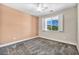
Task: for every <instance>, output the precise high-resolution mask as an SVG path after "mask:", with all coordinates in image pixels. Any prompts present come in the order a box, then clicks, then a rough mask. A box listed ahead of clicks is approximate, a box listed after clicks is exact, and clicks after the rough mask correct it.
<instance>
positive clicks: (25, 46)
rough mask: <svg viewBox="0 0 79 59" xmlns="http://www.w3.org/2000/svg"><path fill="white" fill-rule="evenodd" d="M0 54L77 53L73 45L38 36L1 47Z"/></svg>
mask: <svg viewBox="0 0 79 59" xmlns="http://www.w3.org/2000/svg"><path fill="white" fill-rule="evenodd" d="M0 55H78V51H77V49H76V46H74V45H70V44H65V43H61V42H56V41H52V40H48V39H44V38H40V37H38V38H34V39H31V40H28V41H24V42H20V43H17V44H13V45H10V46H6V47H2V48H0Z"/></svg>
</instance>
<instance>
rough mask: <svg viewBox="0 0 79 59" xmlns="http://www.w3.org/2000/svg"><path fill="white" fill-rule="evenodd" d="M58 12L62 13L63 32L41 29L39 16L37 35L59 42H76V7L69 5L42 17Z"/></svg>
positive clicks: (57, 13) (74, 43)
mask: <svg viewBox="0 0 79 59" xmlns="http://www.w3.org/2000/svg"><path fill="white" fill-rule="evenodd" d="M59 14H63V15H64V32H53V31H50V32H48V31H43V30H42V24H41V23H42V19H41V17H40V19H39V36H40V37H44V38H48V39H51V40H55V41H59V42H64V43H69V44H73V45H76V44H77V7H71V8H68V9H65V10H62V11H58V12H55V13H53V14H52V15H46V16H43V17H49V16H55V15H59ZM43 25H44V24H43Z"/></svg>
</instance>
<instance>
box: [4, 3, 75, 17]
mask: <svg viewBox="0 0 79 59" xmlns="http://www.w3.org/2000/svg"><path fill="white" fill-rule="evenodd" d="M45 4H46V6H47V7H48V8H47V9H46V10H43V12H39V11H37V9H36V7H37V6H36V3H5V4H4V5H6V6H9V7H11V8H15V9H17V10H20V11H22V12H25V13H27V12H28V13H30V14H32V15H34V16H43V15H47V14H51V13H54V12H56V11H60V10H63V9H67V8H70V7H73V6H76V4H75V3H45Z"/></svg>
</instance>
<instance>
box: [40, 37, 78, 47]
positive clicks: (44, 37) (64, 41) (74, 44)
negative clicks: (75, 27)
mask: <svg viewBox="0 0 79 59" xmlns="http://www.w3.org/2000/svg"><path fill="white" fill-rule="evenodd" d="M39 37H42V38H46V39H49V40H54V41H58V42H62V43H67V44H71V45H75V46H77V44H76V43H72V42H66V41H62V40H58V39H53V38H48V37H43V36H39Z"/></svg>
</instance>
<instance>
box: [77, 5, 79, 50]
mask: <svg viewBox="0 0 79 59" xmlns="http://www.w3.org/2000/svg"><path fill="white" fill-rule="evenodd" d="M77 11H78V14H77V15H78V20H77V21H78V22H77V25H78V26H77V27H78V28H77V30H78V32H77V49H78V51H79V4H78V6H77Z"/></svg>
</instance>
